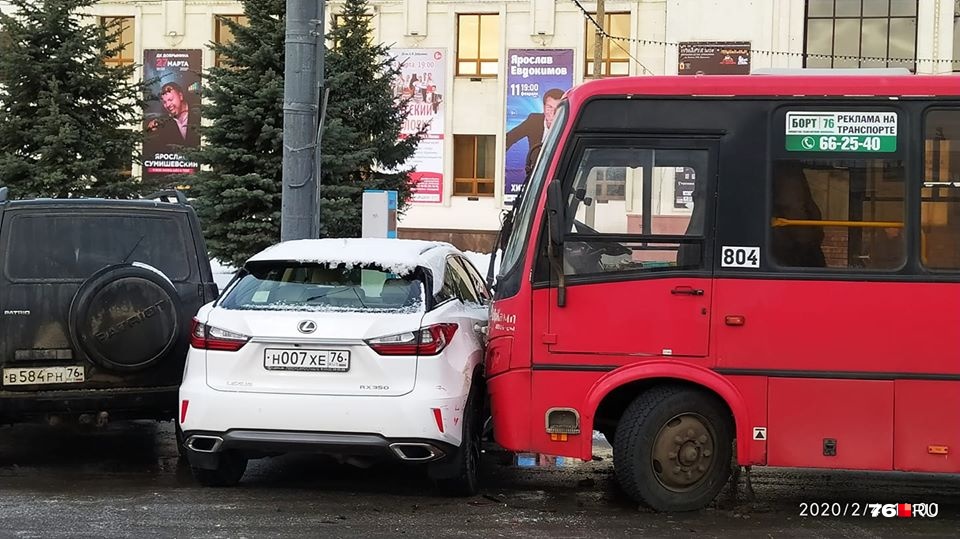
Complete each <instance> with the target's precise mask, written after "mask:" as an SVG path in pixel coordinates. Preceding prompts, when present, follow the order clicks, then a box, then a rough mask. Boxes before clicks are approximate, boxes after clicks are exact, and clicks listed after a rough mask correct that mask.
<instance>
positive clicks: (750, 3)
mask: <svg viewBox="0 0 960 539" xmlns="http://www.w3.org/2000/svg"><path fill="white" fill-rule="evenodd" d="M581 3H582V4H583V5H584V7H585V8H586V9H588V10H591V11H592V10H594V9H595V3H594V2H588V1H585V2H581ZM4 4H5V2H4V0H0V9H3V7H4ZM342 4H343V2H342V1H341V0H330V1H328V3H327V5H328V13H329V14H331V15H332V14H333V13H336V12H338V11H340V9H341V8H342ZM370 6H371V7H370V9H371V12H372V15H373V25H374V27H375V34H376V35H375V37H376V39H377V40H378V41H380V42H383V43H386V44H390V45H395V46H396V47H400V48H415V47H423V48H429V47H438V48H439V47H442V48H445V49H446V50H447V58H449V60H448V64H447V69H446V71H447V80H446V96H445V106H446V107H447V109H446V115H445V125H444V133H445V137H444V138H445V144H444V155H445V160H444V161H445V162H444V170H443V172H444V178H445V185H444V186H443V191H444V200H443V203H442V204H422V205H416V206H414V207H413V208H411V209H410V210H409V211H408V212H407V214H406V215H405V216H403V218H402V220H401V222H400V226H401V227H415V228H449V229H478V230H494V229H497V228H499V218H500V214H501V210H502V209H503V208H504V205H503V201H502V192H503V153H504V137H503V136H502V134H503V132H504V125H505V119H504V101H505V95H506V76H505V73H506V71H505V68H506V66H505V65H504V62H503V59H504V58H506V51H507V49H510V48H572V49H574V50H575V62H574V81H575V82H580V81H582V80H583V75H584V73H583V70H584V60H585V57H586V55H588V54H592V51H585V50H583V46H584V41H585V32H586V31H587V30H586V27H585V23H584V17H583V15H582V14H581V12H580V11H579V9H578V8H577V6H576V5H575V4H574V3H573V2H572V1H570V0H371V2H370ZM606 9H607V11H608V12H629V13H631V36H630V37H632V38H642V39H644V40H648V41H651V42H654V43H640V42H631V43H624V46H625V47H627V48H628V50H629V51H630V53H631V55H632V56H633V57H634V58H635V60H636V61H631V63H630V73H631V74H633V75H643V74H651V73H652V74H658V75H662V74H668V75H669V74H675V73H676V72H677V47H676V43H678V42H681V41H711V40H716V41H749V42H750V43H751V47H752V50H753V54H752V62H753V65H754V66H755V67H800V66H802V65H803V60H802V56H801V54H802V52H803V45H804V44H803V36H804V25H805V22H804V13H805V0H607V2H606ZM89 11H90V13H91V14H93V15H129V16H134V17H135V18H136V30H135V35H136V37H135V42H134V49H135V58H138V59H142V52H143V50H144V49H148V48H203V49H205V53H204V65H205V66H210V65H212V63H213V53H212V52H211V51H209V50H206V45H207V44H208V43H209V42H211V41H212V40H213V38H214V19H213V15H214V14H225V15H228V14H240V13H241V12H242V7H241V4H240V3H239V2H237V1H233V0H104V1H101V2H99V3H98V4H96V5H95V6H93V7H91V8H90V9H89ZM457 13H499V14H500V30H501V37H500V54H501V56H500V57H501V63H500V67H499V76H498V77H497V78H495V79H483V80H481V81H471V80H470V79H469V78H458V77H456V76H455V71H456V70H455V65H454V61H455V58H456V32H455V28H456V14H457ZM327 24H328V25H329V17H328V21H327ZM953 39H954V38H953V2H950V1H948V0H920V1H919V13H918V39H917V57H918V58H920V59H931V60H933V61H930V62H919V63H918V71H919V72H921V73H939V72H949V71H950V63H949V62H948V61H942V60H949V59H950V58H951V55H952V50H953V46H952V44H953ZM768 51H776V52H789V53H794V54H793V55H784V54H771V53H769V52H768ZM455 134H472V135H496V136H497V137H498V138H497V149H498V152H497V167H496V170H497V175H496V186H495V189H496V196H495V197H490V198H480V199H479V200H467V199H466V198H465V197H452V196H451V193H452V191H453V181H452V178H453V135H455Z"/></svg>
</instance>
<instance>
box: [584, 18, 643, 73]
mask: <svg viewBox="0 0 960 539" xmlns="http://www.w3.org/2000/svg"><path fill="white" fill-rule="evenodd" d="M624 15H625V16H626V17H627V22H628V23H629V24H628V26H632V24H633V18H632V14H631V12H629V11H605V12H604V14H603V18H604V21H603V29H604V31H605V32H607V33H608V34H609V33H610V28H612V27H613V19H612V17H614V16H624ZM590 16H591V17H593V19H594V20H596V17H597V13H596V12H593V13H590ZM584 30H585V33H584V36H583V50H584V58H583V78H584V79H585V80H591V79H593V78H594V77H593V69H592V66H591V64H592V63H593V51H594V48H593V47H592V46H591V44H590V36H595V35H596V31H597V27H596V26H594V24H593V23H592V22H590V19H586V20H584ZM631 33H632V31H631ZM616 37H625V38H630V37H631V36H616ZM613 41H614V40H612V39H609V38H603V52H602V53H601V57H600V64H601V67H600V78H601V79H606V78H610V77H629V76H630V52H629V49H628V52H627V57H626V58H613V57H612V56H611V54H610V51H611V50H612V48H613V46H614V45H613ZM621 46H622V47H624V48H627V45H623V44H621ZM614 64H626V66H627V72H626V73H624V74H622V75H612V74H611V73H610V72H611V68H612V67H613V65H614Z"/></svg>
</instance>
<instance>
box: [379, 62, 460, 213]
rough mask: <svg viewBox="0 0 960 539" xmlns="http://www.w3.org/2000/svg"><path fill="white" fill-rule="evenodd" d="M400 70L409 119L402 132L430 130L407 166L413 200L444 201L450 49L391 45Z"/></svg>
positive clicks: (397, 83) (398, 92)
mask: <svg viewBox="0 0 960 539" xmlns="http://www.w3.org/2000/svg"><path fill="white" fill-rule="evenodd" d="M390 54H392V55H393V56H394V57H395V58H396V62H397V64H398V65H399V66H400V73H399V75H398V76H397V77H395V78H394V81H393V95H394V97H395V98H396V99H407V119H406V121H405V122H404V125H403V129H402V130H401V133H400V134H401V136H409V135H413V134H416V133H418V132H419V131H420V129H421V128H422V127H423V126H426V127H427V130H426V133H425V134H424V136H423V138H421V139H420V144H419V145H418V146H417V151H416V153H414V155H413V156H412V157H411V158H410V159H408V160H407V162H406V164H405V166H407V167H413V168H414V171H413V172H412V173H411V174H410V181H411V183H412V184H413V185H412V191H413V195H412V197H411V198H410V202H422V203H439V202H443V128H444V118H443V117H444V102H443V99H444V96H445V91H444V82H445V81H446V75H447V73H446V67H445V66H446V62H447V55H446V49H391V50H390Z"/></svg>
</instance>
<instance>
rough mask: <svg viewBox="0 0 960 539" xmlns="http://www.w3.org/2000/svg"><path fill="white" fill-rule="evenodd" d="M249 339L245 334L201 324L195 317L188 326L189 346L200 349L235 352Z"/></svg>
mask: <svg viewBox="0 0 960 539" xmlns="http://www.w3.org/2000/svg"><path fill="white" fill-rule="evenodd" d="M249 340H250V337H247V336H246V335H241V334H239V333H234V332H232V331H227V330H225V329H220V328H217V327H213V326H208V325H207V324H202V323H201V322H200V321H199V320H197V319H196V318H194V319H193V325H191V326H190V346H193V347H194V348H199V349H201V350H220V351H224V352H236V351H237V350H239V349H241V348H243V345H245V344H247V341H249Z"/></svg>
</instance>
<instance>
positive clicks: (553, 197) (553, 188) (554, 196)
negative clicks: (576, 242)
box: [547, 180, 564, 246]
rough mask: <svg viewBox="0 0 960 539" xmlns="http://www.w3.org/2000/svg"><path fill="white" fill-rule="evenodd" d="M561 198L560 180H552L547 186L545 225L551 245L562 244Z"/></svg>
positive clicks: (562, 219)
mask: <svg viewBox="0 0 960 539" xmlns="http://www.w3.org/2000/svg"><path fill="white" fill-rule="evenodd" d="M563 217H564V216H563V196H562V195H561V187H560V180H553V181H552V182H550V184H549V185H548V186H547V224H548V226H549V232H550V242H551V243H552V244H553V245H557V246H558V245H561V244H562V243H563V222H564V218H563Z"/></svg>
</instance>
